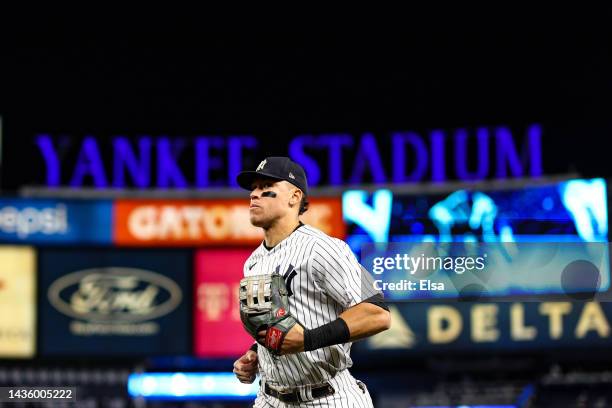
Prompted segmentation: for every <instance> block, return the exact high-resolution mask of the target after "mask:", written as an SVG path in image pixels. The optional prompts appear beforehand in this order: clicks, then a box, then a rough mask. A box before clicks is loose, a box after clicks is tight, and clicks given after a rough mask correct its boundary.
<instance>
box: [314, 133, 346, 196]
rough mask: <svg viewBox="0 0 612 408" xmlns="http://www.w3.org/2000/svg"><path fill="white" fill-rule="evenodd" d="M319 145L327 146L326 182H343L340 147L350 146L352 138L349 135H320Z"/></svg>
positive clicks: (339, 183)
mask: <svg viewBox="0 0 612 408" xmlns="http://www.w3.org/2000/svg"><path fill="white" fill-rule="evenodd" d="M319 143H320V144H321V145H328V146H329V150H328V153H329V163H328V169H329V178H328V183H329V184H330V185H332V186H337V185H341V184H343V178H342V147H343V146H352V145H353V138H352V136H351V135H345V134H342V135H322V136H321V137H320V138H319Z"/></svg>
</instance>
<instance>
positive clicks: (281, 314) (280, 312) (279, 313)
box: [276, 307, 287, 317]
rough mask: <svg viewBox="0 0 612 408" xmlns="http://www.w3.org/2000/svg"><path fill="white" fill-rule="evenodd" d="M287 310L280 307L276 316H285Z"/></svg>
mask: <svg viewBox="0 0 612 408" xmlns="http://www.w3.org/2000/svg"><path fill="white" fill-rule="evenodd" d="M286 314H287V312H286V311H285V309H283V308H282V307H281V308H280V309H278V311H277V312H276V317H283V316H284V315H286Z"/></svg>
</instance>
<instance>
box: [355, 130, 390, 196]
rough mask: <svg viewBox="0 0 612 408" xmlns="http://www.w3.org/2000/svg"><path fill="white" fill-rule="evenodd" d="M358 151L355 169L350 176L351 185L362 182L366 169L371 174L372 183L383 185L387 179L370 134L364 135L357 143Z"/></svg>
mask: <svg viewBox="0 0 612 408" xmlns="http://www.w3.org/2000/svg"><path fill="white" fill-rule="evenodd" d="M358 149H359V150H357V155H356V157H355V167H354V168H353V174H352V176H351V183H353V184H358V183H361V182H362V181H363V173H364V172H365V170H366V168H368V167H369V168H370V172H371V173H372V181H373V182H374V183H385V182H386V181H387V177H386V176H385V172H384V170H383V165H382V161H381V160H380V154H379V153H378V146H377V145H376V139H375V138H374V135H372V134H371V133H366V134H364V135H363V136H362V137H361V140H360V141H359V148H358Z"/></svg>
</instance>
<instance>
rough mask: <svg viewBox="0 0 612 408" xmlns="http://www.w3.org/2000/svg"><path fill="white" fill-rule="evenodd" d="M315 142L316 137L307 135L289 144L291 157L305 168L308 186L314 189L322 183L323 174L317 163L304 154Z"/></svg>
mask: <svg viewBox="0 0 612 408" xmlns="http://www.w3.org/2000/svg"><path fill="white" fill-rule="evenodd" d="M315 142H316V140H315V138H314V137H312V136H306V135H305V136H298V137H296V138H295V139H293V140H292V141H291V143H290V144H289V156H290V157H291V158H292V159H293V160H295V161H296V162H297V163H299V164H301V165H302V167H304V171H305V172H306V177H308V185H310V186H312V187H314V186H317V185H318V184H319V182H320V181H321V172H320V170H319V165H318V164H317V161H316V160H315V159H313V158H312V157H310V156H308V155H307V154H306V153H305V152H304V147H305V146H307V145H311V146H312V145H314V144H315Z"/></svg>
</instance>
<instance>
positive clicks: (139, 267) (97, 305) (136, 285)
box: [39, 249, 191, 357]
mask: <svg viewBox="0 0 612 408" xmlns="http://www.w3.org/2000/svg"><path fill="white" fill-rule="evenodd" d="M39 259H40V275H41V278H40V288H41V289H40V294H39V301H40V304H41V316H40V322H41V324H40V332H41V333H40V342H41V343H40V346H41V353H42V354H43V355H87V356H94V357H95V356H106V355H109V356H132V355H152V354H153V355H155V354H185V353H189V337H190V333H191V331H190V327H189V310H190V309H189V308H190V302H189V299H190V295H189V292H190V291H189V289H188V288H189V285H190V282H189V276H190V272H189V271H190V268H191V259H190V253H189V252H188V251H177V250H159V251H155V252H153V251H144V250H108V249H106V250H101V249H79V250H68V249H48V250H42V251H41V253H40V258H39Z"/></svg>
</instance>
